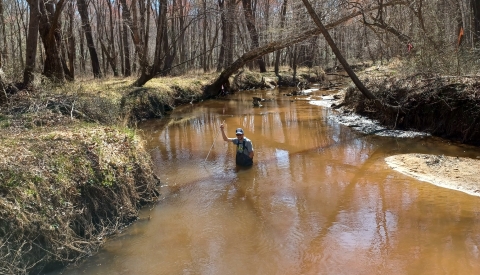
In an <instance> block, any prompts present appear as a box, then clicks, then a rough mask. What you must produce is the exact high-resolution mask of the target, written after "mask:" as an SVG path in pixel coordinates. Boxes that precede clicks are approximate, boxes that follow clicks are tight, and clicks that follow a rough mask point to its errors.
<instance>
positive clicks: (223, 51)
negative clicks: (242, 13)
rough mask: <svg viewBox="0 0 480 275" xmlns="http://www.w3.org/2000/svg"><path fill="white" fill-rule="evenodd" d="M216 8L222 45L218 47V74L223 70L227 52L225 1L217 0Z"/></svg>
mask: <svg viewBox="0 0 480 275" xmlns="http://www.w3.org/2000/svg"><path fill="white" fill-rule="evenodd" d="M218 7H219V9H220V12H221V14H220V21H221V22H222V24H221V25H222V27H221V30H222V44H221V46H220V52H219V54H218V63H217V72H220V71H221V70H222V69H223V68H225V54H226V52H227V50H226V47H227V15H226V13H227V11H226V8H225V0H218Z"/></svg>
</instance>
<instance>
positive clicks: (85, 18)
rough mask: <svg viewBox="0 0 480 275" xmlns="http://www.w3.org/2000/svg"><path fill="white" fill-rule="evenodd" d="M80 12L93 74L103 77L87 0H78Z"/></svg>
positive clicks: (96, 76)
mask: <svg viewBox="0 0 480 275" xmlns="http://www.w3.org/2000/svg"><path fill="white" fill-rule="evenodd" d="M77 6H78V13H79V14H80V17H81V18H82V28H83V32H84V34H85V38H86V40H87V48H88V52H89V53H90V60H91V62H92V70H93V76H94V77H95V78H100V77H102V71H101V70H100V62H99V60H98V55H97V50H96V49H95V45H94V42H93V36H92V27H91V25H90V16H89V14H88V5H87V3H86V2H85V0H77Z"/></svg>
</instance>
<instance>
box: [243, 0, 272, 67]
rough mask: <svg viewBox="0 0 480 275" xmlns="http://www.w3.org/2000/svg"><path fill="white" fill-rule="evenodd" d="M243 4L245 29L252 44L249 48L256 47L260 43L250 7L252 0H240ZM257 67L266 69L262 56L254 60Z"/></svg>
mask: <svg viewBox="0 0 480 275" xmlns="http://www.w3.org/2000/svg"><path fill="white" fill-rule="evenodd" d="M242 5H243V12H244V14H245V20H246V24H247V29H248V32H249V34H250V39H251V40H252V45H251V48H250V49H255V48H258V46H259V45H260V43H259V41H258V40H259V37H258V32H257V29H256V27H255V14H254V11H253V9H252V0H242ZM256 62H257V65H258V67H259V68H260V72H261V73H264V72H266V71H267V69H266V67H265V62H264V61H263V57H262V56H259V57H258V58H257V60H256Z"/></svg>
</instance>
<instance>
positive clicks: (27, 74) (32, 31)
mask: <svg viewBox="0 0 480 275" xmlns="http://www.w3.org/2000/svg"><path fill="white" fill-rule="evenodd" d="M0 1H2V0H0ZM38 4H39V0H28V5H29V7H30V18H29V22H28V35H27V48H26V63H25V70H24V71H23V84H24V85H25V86H27V85H29V84H31V83H32V82H33V80H34V76H33V71H34V69H35V61H36V59H37V44H38V25H39V22H40V13H39V5H38ZM0 68H1V63H0Z"/></svg>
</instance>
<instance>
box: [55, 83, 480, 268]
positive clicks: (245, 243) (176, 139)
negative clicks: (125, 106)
mask: <svg viewBox="0 0 480 275" xmlns="http://www.w3.org/2000/svg"><path fill="white" fill-rule="evenodd" d="M273 92H274V93H275V94H273V95H272V94H270V95H268V94H266V93H267V92H266V91H252V92H242V93H239V94H236V95H234V96H232V97H230V98H225V99H218V100H212V101H208V102H204V103H201V104H198V105H194V106H186V107H181V108H178V109H177V110H175V112H174V113H173V114H172V115H171V116H170V117H169V118H168V119H163V120H160V121H148V122H146V123H144V124H143V125H141V129H142V135H143V137H144V139H145V140H146V141H147V146H148V148H149V150H150V152H151V155H152V157H153V161H154V162H155V165H156V173H157V174H158V176H159V177H160V179H161V180H162V187H161V188H160V192H161V196H162V200H161V201H160V202H159V203H158V204H157V205H155V206H153V208H152V209H145V210H143V211H142V213H141V219H140V220H139V221H138V222H136V223H134V224H133V225H132V226H131V227H129V228H128V229H127V230H125V231H124V232H122V233H121V234H120V235H119V236H116V237H113V238H112V239H111V240H109V241H108V242H107V243H106V245H105V247H104V248H103V249H102V250H101V251H100V253H99V254H98V255H96V256H94V257H91V258H90V259H88V260H87V261H86V262H85V263H83V264H82V265H80V266H78V267H73V268H70V269H67V270H65V271H63V272H62V274H146V275H148V274H156V275H158V274H480V258H479V257H480V251H479V245H480V214H479V213H480V211H479V210H480V198H478V197H473V196H469V195H466V194H463V193H460V192H455V191H452V190H446V189H442V188H439V187H436V186H433V185H430V184H427V183H424V182H420V181H417V180H414V179H411V178H408V177H407V176H404V175H402V174H400V173H397V172H395V171H392V170H390V169H389V168H388V166H387V165H386V164H385V162H384V158H385V157H387V156H391V155H394V154H400V153H411V152H418V153H431V154H446V155H458V156H466V157H468V156H470V157H472V156H476V155H480V153H479V152H478V149H472V148H469V147H466V146H456V145H452V144H449V143H448V142H444V141H441V140H438V139H434V138H431V137H423V138H422V137H418V138H415V139H396V138H388V137H379V136H371V135H365V134H362V133H359V132H356V131H354V130H352V129H350V128H348V127H346V126H343V125H340V124H338V123H336V122H335V121H334V120H332V119H330V118H329V114H330V113H331V112H333V111H332V110H330V109H326V108H324V107H320V106H313V105H310V104H308V102H307V101H302V100H295V98H293V97H285V96H282V93H283V92H281V91H276V90H275V91H273ZM269 93H271V91H269ZM322 93H325V91H317V92H314V93H313V94H312V95H310V96H312V97H313V96H315V95H316V94H317V95H320V94H322ZM252 96H261V97H264V98H271V99H272V100H266V101H265V102H262V105H263V107H260V108H255V107H253V105H252V102H251V97H252ZM223 121H225V124H226V132H227V135H228V136H230V137H233V136H234V131H235V129H236V128H237V127H242V128H243V129H244V130H245V135H246V137H248V138H250V139H251V140H252V141H253V145H254V148H255V158H254V165H253V167H251V168H239V167H236V165H235V156H234V153H235V147H234V145H232V144H228V143H225V142H224V141H223V140H222V138H221V135H220V134H219V128H218V127H219V125H220V123H221V122H223Z"/></svg>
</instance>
